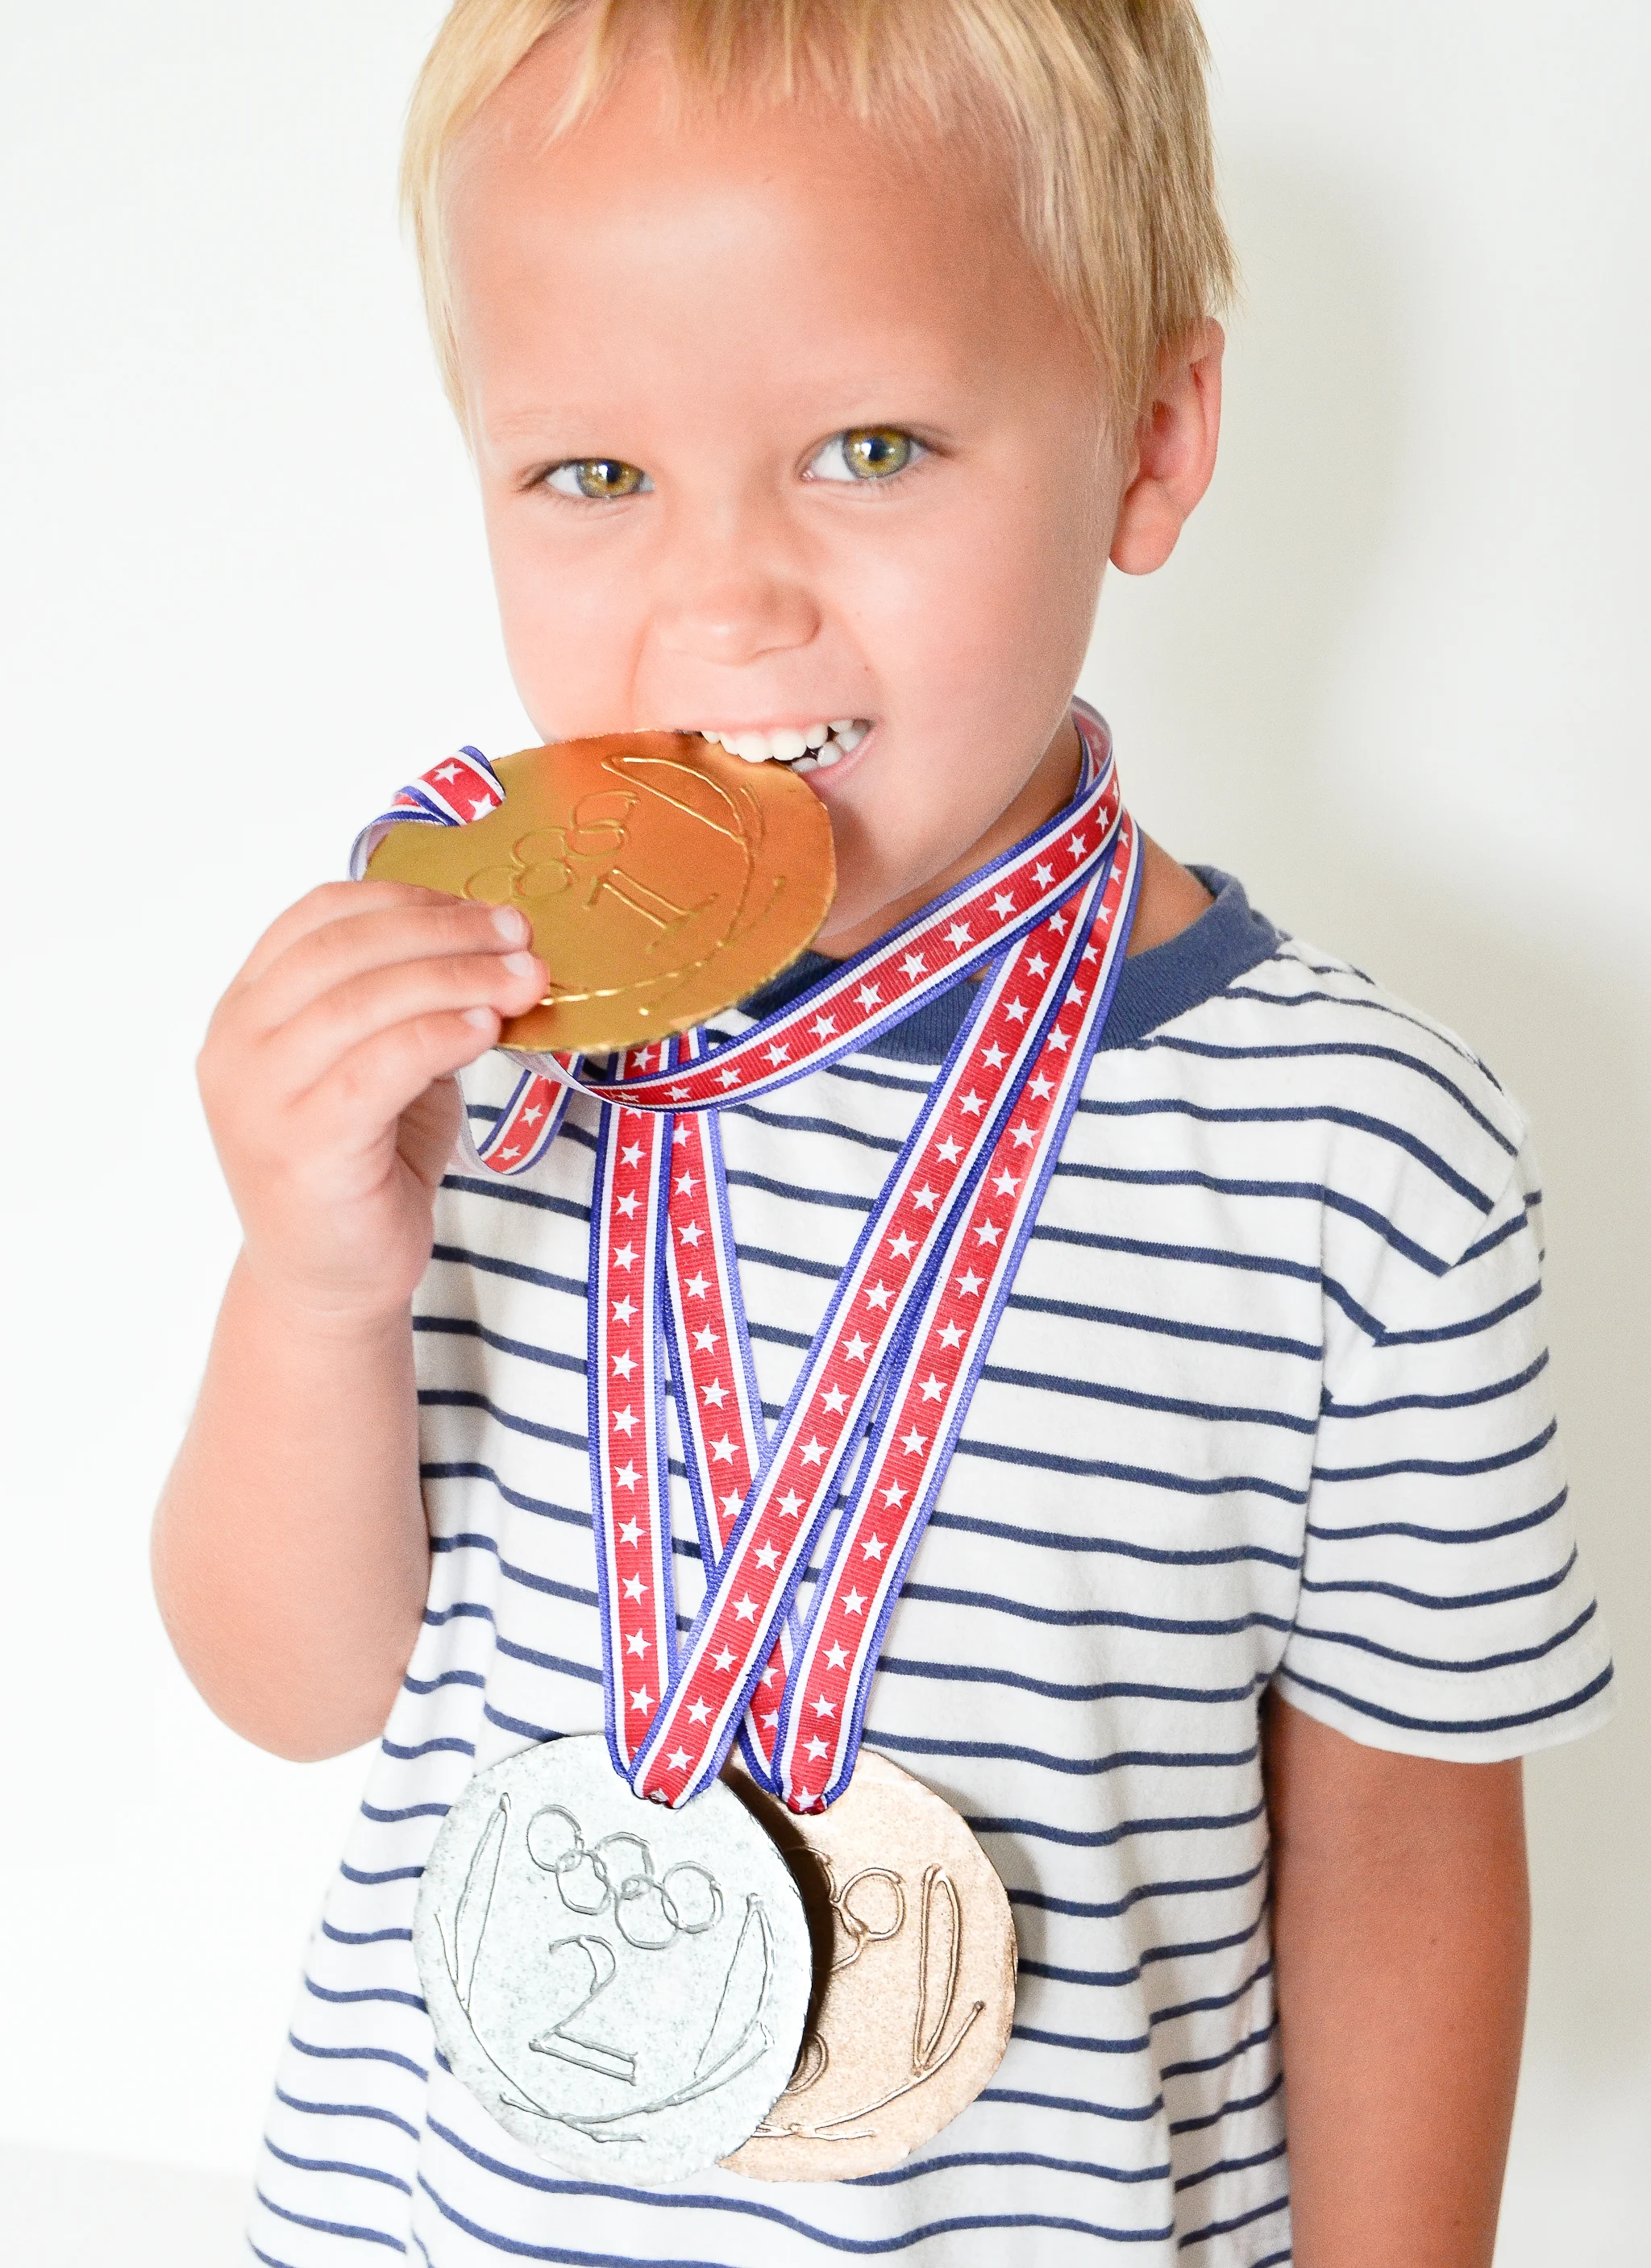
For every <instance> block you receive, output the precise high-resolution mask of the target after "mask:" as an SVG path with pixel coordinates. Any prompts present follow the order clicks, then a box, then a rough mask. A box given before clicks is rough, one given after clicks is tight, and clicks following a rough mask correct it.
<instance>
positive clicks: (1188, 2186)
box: [1176, 2142, 1287, 2191]
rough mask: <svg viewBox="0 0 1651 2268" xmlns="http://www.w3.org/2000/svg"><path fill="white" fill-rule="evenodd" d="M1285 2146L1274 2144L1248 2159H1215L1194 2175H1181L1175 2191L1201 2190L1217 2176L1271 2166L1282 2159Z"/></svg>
mask: <svg viewBox="0 0 1651 2268" xmlns="http://www.w3.org/2000/svg"><path fill="white" fill-rule="evenodd" d="M1286 2147H1287V2146H1286V2144H1285V2143H1283V2142H1275V2143H1274V2144H1273V2145H1272V2147H1271V2149H1269V2150H1257V2151H1255V2152H1253V2153H1252V2154H1251V2155H1250V2156H1249V2157H1248V2158H1217V2159H1216V2160H1215V2161H1214V2162H1213V2163H1212V2164H1211V2165H1208V2166H1200V2167H1199V2169H1198V2172H1197V2173H1196V2174H1183V2175H1182V2176H1181V2178H1180V2180H1179V2181H1178V2182H1177V2183H1176V2190H1177V2191H1181V2190H1197V2189H1202V2188H1203V2186H1204V2184H1205V2182H1212V2181H1213V2180H1214V2179H1215V2177H1216V2176H1217V2175H1218V2174H1248V2173H1251V2172H1253V2171H1254V2169H1255V2168H1256V2167H1257V2166H1271V2165H1272V2164H1273V2163H1274V2162H1275V2161H1276V2160H1278V2159H1279V2158H1281V2157H1283V2155H1284V2154H1285V2150H1286Z"/></svg>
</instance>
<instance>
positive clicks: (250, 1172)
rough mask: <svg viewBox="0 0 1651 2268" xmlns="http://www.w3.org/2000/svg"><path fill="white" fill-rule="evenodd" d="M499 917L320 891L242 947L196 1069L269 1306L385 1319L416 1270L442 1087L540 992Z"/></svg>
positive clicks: (490, 911) (441, 1166) (398, 889)
mask: <svg viewBox="0 0 1651 2268" xmlns="http://www.w3.org/2000/svg"><path fill="white" fill-rule="evenodd" d="M530 935H531V932H530V929H529V926H528V924H527V918H526V917H525V916H524V915H522V914H521V913H520V912H518V911H517V910H516V909H514V908H513V907H505V906H486V905H473V904H468V903H467V902H464V901H462V900H460V899H454V898H451V897H448V896H446V895H444V894H443V893H441V892H440V891H437V890H425V889H420V888H417V887H415V886H413V885H412V884H410V883H402V882H374V881H366V882H334V883H329V884H328V885H326V886H324V887H322V888H321V889H318V890H312V891H311V892H310V894H309V895H308V896H307V897H306V898H301V899H300V900H299V902H298V904H297V905H295V906H293V907H291V909H289V910H288V911H287V912H286V913H284V914H283V915H282V916H281V917H280V919H279V920H278V921H277V922H276V923H275V924H273V926H272V927H271V928H270V929H269V930H268V931H266V932H265V933H264V935H263V936H262V938H261V939H259V941H258V943H257V945H256V946H254V949H253V952H252V954H251V957H250V959H249V960H248V961H247V965H246V967H245V968H243V969H242V970H241V972H240V976H237V977H236V979H235V981H234V983H232V985H231V986H230V988H229V990H228V991H227V992H226V993H225V995H224V998H223V999H222V1000H221V1001H220V1002H219V1003H218V1006H217V1012H216V1013H215V1014H214V1016H213V1018H212V1021H211V1025H210V1028H209V1030H208V1033H207V1039H206V1044H205V1046H204V1048H203V1049H202V1052H201V1058H200V1064H199V1066H198V1069H199V1076H200V1082H201V1094H202V1098H203V1101H204V1103H205V1105H206V1115H207V1118H208V1122H209V1123H210V1126H211V1130H212V1138H213V1140H214V1142H215V1143H216V1144H217V1152H218V1156H219V1158H220V1159H221V1160H222V1161H223V1167H224V1172H225V1178H226V1179H227V1181H228V1182H229V1186H230V1192H231V1194H232V1197H233V1198H234V1200H235V1207H236V1210H237V1211H238V1212H239V1213H240V1219H241V1226H242V1229H243V1231H244V1233H245V1236H246V1248H247V1265H248V1267H249V1268H250V1269H251V1270H252V1271H253V1274H254V1277H255V1278H257V1280H258V1281H259V1283H260V1285H262V1289H263V1291H264V1292H265V1294H266V1296H268V1297H270V1298H273V1299H275V1300H277V1301H278V1302H279V1303H280V1304H281V1305H282V1306H284V1307H287V1308H289V1309H291V1311H292V1312H293V1313H295V1314H300V1315H303V1316H305V1317H306V1318H310V1319H313V1320H317V1321H319V1320H321V1319H328V1320H334V1321H346V1320H349V1321H359V1322H369V1321H372V1320H375V1319H379V1318H382V1317H385V1316H387V1315H390V1314H395V1313H397V1312H398V1311H399V1310H400V1309H402V1307H405V1306H406V1304H407V1302H408V1300H409V1299H410V1298H411V1296H412V1293H413V1291H414V1288H415V1286H416V1285H417V1282H418V1279H419V1278H420V1277H421V1276H422V1275H423V1273H424V1268H425V1265H426V1263H428V1261H429V1258H430V1244H431V1200H432V1198H433V1196H434V1193H435V1189H436V1187H437V1185H438V1183H439V1182H440V1179H441V1176H442V1174H443V1172H444V1171H445V1169H446V1163H447V1160H448V1159H449V1157H450V1156H451V1155H452V1152H453V1142H454V1139H455V1138H456V1136H457V1134H458V1130H459V1112H460V1108H461V1102H460V1097H459V1092H458V1088H457V1086H456V1085H455V1084H454V1081H453V1073H454V1072H455V1071H460V1070H461V1069H462V1068H463V1067H464V1065H465V1064H469V1063H474V1062H475V1060H476V1058H477V1057H479V1056H482V1055H484V1054H485V1053H486V1051H487V1049H489V1048H490V1047H491V1046H492V1045H493V1043H494V1042H495V1041H496V1040H497V1039H498V1034H499V1027H500V1024H501V1022H502V1020H503V1019H504V1018H505V1017H506V1016H515V1015H520V1014H521V1013H523V1011H524V1010H526V1009H527V1008H529V1007H531V1006H532V1005H533V1004H534V1001H535V1000H537V999H539V998H541V997H542V994H543V991H544V988H545V983H546V973H545V968H544V964H543V962H542V961H539V960H538V959H537V958H536V957H535V956H534V954H532V953H529V952H527V951H524V950H523V949H522V948H523V947H525V946H527V941H528V939H529V936H530Z"/></svg>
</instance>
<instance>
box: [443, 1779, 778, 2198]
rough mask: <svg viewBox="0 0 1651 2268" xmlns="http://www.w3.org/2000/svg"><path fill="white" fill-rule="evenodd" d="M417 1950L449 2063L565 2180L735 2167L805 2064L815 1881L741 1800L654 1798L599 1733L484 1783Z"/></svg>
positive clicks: (472, 1788) (463, 1808) (653, 2179)
mask: <svg viewBox="0 0 1651 2268" xmlns="http://www.w3.org/2000/svg"><path fill="white" fill-rule="evenodd" d="M413 1949H414V1953H415V1955H416V1960H417V1963H418V1973H419V1977H420V1980H421V1982H422V1984H423V1985H424V1998H425V1999H426V2001H427V2002H428V2004H429V2007H430V2015H431V2023H432V2024H433V2026H434V2028H435V2034H436V2039H437V2042H438V2043H439V2046H440V2049H441V2051H442V2053H443V2055H444V2056H446V2059H447V2061H448V2063H449V2064H451V2066H453V2071H454V2073H456V2074H457V2076H458V2077H459V2079H461V2080H462V2081H463V2083H464V2085H465V2086H466V2087H467V2088H468V2089H469V2091H470V2093H471V2094H472V2095H475V2098H476V2100H477V2102H480V2103H481V2104H482V2105H483V2108H484V2109H485V2110H487V2111H489V2112H490V2115H491V2116H492V2117H494V2118H496V2119H497V2120H498V2123H499V2124H500V2125H501V2126H503V2127H504V2128H505V2131H506V2132H508V2133H510V2134H513V2135H514V2136H515V2137H516V2139H517V2140H518V2141H520V2142H523V2143H525V2144H526V2145H527V2147H528V2148H529V2149H530V2150H533V2151H534V2152H535V2153H536V2154H538V2155H539V2156H540V2157H542V2158H548V2159H549V2161H551V2163H552V2164H553V2165H556V2166H558V2167H560V2168H561V2169H562V2170H563V2171H564V2172H565V2173H570V2174H575V2175H579V2176H585V2177H586V2178H597V2179H605V2180H617V2181H621V2182H634V2183H640V2184H643V2185H651V2184H655V2183H660V2182H667V2181H671V2180H673V2179H674V2178H675V2177H676V2176H678V2175H682V2174H689V2173H693V2172H695V2171H697V2170H698V2169H701V2168H703V2167H705V2166H708V2165H711V2164H712V2163H713V2162H714V2161H716V2160H717V2159H719V2158H720V2157H725V2156H726V2154H728V2153H729V2152H730V2151H731V2150H733V2149H734V2148H736V2147H738V2145H739V2144H740V2143H741V2142H742V2141H744V2140H745V2139H746V2137H747V2136H748V2134H750V2133H751V2132H752V2131H753V2129H754V2128H755V2126H756V2125H757V2124H758V2122H759V2121H760V2120H761V2119H762V2118H763V2117H764V2115H765V2114H766V2113H767V2112H768V2111H769V2110H770V2109H771V2108H772V2106H773V2104H774V2102H775V2101H776V2099H777V2098H778V2095H779V2094H780V2092H781V2090H782V2089H783V2088H785V2084H786V2081H787V2080H788V2079H789V2078H790V2076H791V2074H792V2068H793V2066H795V2064H796V2060H797V2053H798V2047H799V2043H800V2039H801V2036H802V2028H803V2021H804V2018H805V2016H806V2014H807V2007H808V1999H809V1992H810V1987H811V1985H812V1982H813V1962H812V1955H811V1949H810V1941H809V1933H808V1923H807V1917H806V1915H805V1913H804V1911H803V1905H802V1901H801V1898H800V1896H799V1894H798V1889H797V1885H796V1883H795V1881H793V1880H792V1874H791V1872H790V1870H789V1868H788V1867H787V1866H786V1863H785V1859H783V1858H782V1857H781V1855H780V1853H779V1852H778V1850H777V1849H776V1847H775V1845H774V1844H773V1842H772V1841H771V1839H770V1837H769V1836H768V1834H766V1833H765V1832H764V1830H763V1828H762V1827H760V1826H759V1825H758V1824H757V1823H755V1820H754V1819H753V1818H752V1816H751V1815H750V1813H749V1811H748V1808H746V1807H744V1806H743V1805H741V1802H740V1800H739V1799H738V1798H737V1797H736V1796H734V1795H733V1794H732V1793H730V1792H729V1790H728V1789H727V1788H726V1787H724V1786H712V1787H710V1788H708V1789H707V1790H706V1791H705V1793H704V1794H703V1795H701V1796H699V1797H698V1798H697V1799H696V1800H695V1801H694V1802H692V1803H689V1804H686V1805H684V1806H683V1807H682V1808H681V1809H679V1810H668V1809H667V1808H664V1807H663V1806H660V1805H658V1804H652V1803H645V1802H644V1801H642V1800H641V1799H640V1798H638V1796H636V1795H633V1794H632V1793H631V1791H630V1786H629V1785H628V1784H627V1783H626V1782H625V1781H624V1780H623V1779H622V1778H620V1777H619V1776H618V1774H617V1773H616V1772H615V1770H614V1767H613V1764H612V1761H611V1759H610V1757H609V1756H608V1744H607V1742H606V1741H605V1740H604V1739H603V1738H602V1736H601V1734H576V1735H574V1736H573V1737H571V1738H570V1739H566V1740H560V1741H552V1742H547V1743H546V1744H545V1745H544V1746H543V1747H542V1748H534V1749H524V1750H523V1751H522V1753H521V1754H520V1755H519V1756H512V1757H510V1758H508V1759H507V1760H506V1761H505V1763H504V1764H495V1765H494V1766H493V1767H492V1768H491V1770H490V1771H483V1772H478V1773H477V1774H476V1776H475V1778H474V1779H473V1780H472V1781H471V1782H470V1784H469V1786H468V1787H467V1788H466V1790H465V1792H464V1793H463V1794H462V1795H461V1797H460V1799H459V1800H458V1802H457V1803H455V1804H454V1806H453V1809H452V1810H451V1811H450V1812H449V1813H448V1814H447V1816H446V1820H445V1821H444V1822H443V1823H442V1828H441V1832H440V1833H439V1836H438V1837H437V1838H436V1844H435V1848H434V1850H433V1851H432V1852H431V1857H430V1862H429V1864H428V1866H427V1867H425V1870H424V1881H423V1883H422V1884H421V1886H420V1889H419V1896H418V1906H417V1911H416V1917H415V1920H414V1928H413Z"/></svg>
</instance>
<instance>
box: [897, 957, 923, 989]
mask: <svg viewBox="0 0 1651 2268" xmlns="http://www.w3.org/2000/svg"><path fill="white" fill-rule="evenodd" d="M900 966H901V968H902V969H903V971H904V974H905V979H906V982H907V983H908V984H915V983H917V981H918V977H919V976H922V974H923V955H922V954H920V953H909V954H907V955H906V957H905V959H904V960H903V961H902V962H901V964H900Z"/></svg>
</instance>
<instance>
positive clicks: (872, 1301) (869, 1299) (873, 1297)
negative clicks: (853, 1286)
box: [866, 1281, 890, 1314]
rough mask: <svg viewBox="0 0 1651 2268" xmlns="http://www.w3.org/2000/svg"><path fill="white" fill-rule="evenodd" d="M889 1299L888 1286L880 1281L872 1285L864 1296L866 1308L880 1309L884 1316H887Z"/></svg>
mask: <svg viewBox="0 0 1651 2268" xmlns="http://www.w3.org/2000/svg"><path fill="white" fill-rule="evenodd" d="M889 1298H890V1293H889V1290H888V1285H886V1284H884V1283H882V1282H881V1281H879V1282H878V1283H875V1284H873V1286H872V1288H871V1290H870V1291H869V1292H867V1293H866V1306H867V1307H881V1309H882V1310H883V1312H884V1314H887V1313H888V1301H889Z"/></svg>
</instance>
